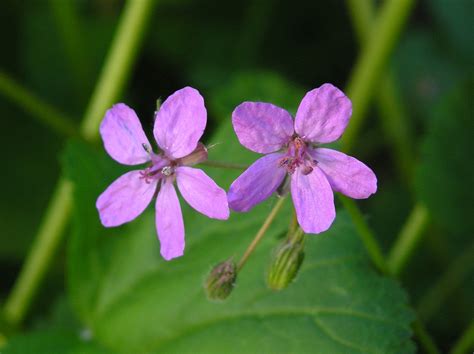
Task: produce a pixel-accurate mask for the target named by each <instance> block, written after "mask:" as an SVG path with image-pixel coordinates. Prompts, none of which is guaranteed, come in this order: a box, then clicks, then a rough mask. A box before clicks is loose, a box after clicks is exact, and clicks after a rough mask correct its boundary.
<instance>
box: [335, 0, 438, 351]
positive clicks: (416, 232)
mask: <svg viewBox="0 0 474 354" xmlns="http://www.w3.org/2000/svg"><path fill="white" fill-rule="evenodd" d="M347 5H348V8H349V11H350V14H351V17H352V21H353V24H354V28H355V29H356V33H357V36H358V39H359V43H360V44H361V47H363V48H365V47H368V48H366V49H365V52H366V53H365V58H368V59H367V64H366V65H367V67H366V68H364V67H363V66H364V63H360V62H359V69H358V70H359V71H357V66H356V69H355V70H354V74H353V76H352V80H350V83H349V85H348V94H349V95H350V97H352V99H353V102H354V106H355V105H356V104H358V105H361V106H359V107H358V108H356V111H355V114H353V116H352V119H351V125H350V126H349V129H348V130H346V132H345V135H344V137H343V149H345V150H346V151H348V150H351V148H352V146H353V145H354V143H355V137H356V136H357V135H358V134H357V133H358V130H359V129H360V126H361V125H362V121H363V119H364V117H365V116H366V114H365V113H366V110H367V107H368V103H369V101H370V91H371V89H370V87H371V86H374V84H375V81H376V80H377V77H378V76H379V74H380V73H381V72H382V68H383V62H384V61H385V60H384V59H383V56H387V57H388V54H387V53H384V52H390V51H391V50H392V49H393V45H394V43H395V38H396V37H397V36H398V33H395V32H399V31H400V28H401V24H402V23H403V22H404V20H405V18H406V16H407V15H408V13H409V9H410V7H411V6H412V4H411V1H405V2H403V3H402V4H401V6H400V4H396V5H395V1H393V2H392V6H400V7H399V8H398V9H396V8H393V7H392V8H391V10H390V12H391V13H392V14H394V15H393V16H395V17H397V15H396V14H395V13H396V12H397V11H401V15H399V16H400V18H398V19H397V18H392V21H394V22H392V25H393V24H396V23H395V22H397V21H399V23H398V25H397V26H398V27H399V29H398V30H397V29H395V30H393V31H394V33H392V36H391V40H392V43H389V41H387V42H386V43H385V45H388V46H389V47H390V48H385V49H384V48H382V49H381V48H380V47H379V53H378V58H377V55H376V53H375V49H372V53H373V54H372V58H370V45H372V47H376V46H377V45H376V44H374V42H373V38H374V37H375V38H376V36H379V38H383V37H384V35H383V34H382V33H380V31H381V28H383V21H384V18H383V17H382V16H384V15H385V16H389V6H391V5H390V4H389V3H386V5H385V7H384V9H382V11H381V13H382V15H381V16H379V19H378V21H377V23H376V24H375V26H373V27H372V22H373V14H374V12H375V11H374V3H373V1H371V0H347ZM385 18H387V17H385ZM387 21H389V20H387ZM385 25H386V26H387V27H385V28H386V29H387V28H389V27H391V26H390V24H389V23H387V24H385ZM389 32H390V31H389ZM385 34H386V33H385ZM367 43H371V44H367ZM383 44H384V43H382V44H381V45H383ZM362 58H364V55H362ZM374 58H375V59H374ZM369 59H372V60H374V61H378V62H379V63H378V65H375V68H374V67H372V66H371V65H370V64H369ZM361 60H362V59H361ZM377 70H379V71H380V72H377ZM371 73H372V74H373V76H372V77H371V76H367V75H370V74H371ZM358 75H359V76H358ZM364 76H367V77H368V80H367V81H366V82H364ZM357 80H358V81H357ZM361 88H363V89H365V90H366V91H365V92H369V94H364V90H361ZM352 92H354V94H356V93H357V94H358V96H354V95H352ZM377 104H378V109H379V114H380V116H381V118H382V128H383V129H384V132H385V135H386V136H387V138H388V139H389V140H390V141H391V144H392V146H393V151H394V153H395V159H394V160H395V162H396V163H397V167H398V170H399V171H400V172H399V173H400V174H401V177H402V178H403V179H404V180H405V181H406V182H407V183H408V184H410V185H411V179H412V175H413V161H412V158H411V155H412V153H413V149H412V146H413V144H412V142H411V138H410V137H411V134H410V129H408V128H407V127H408V122H407V121H406V114H405V112H404V111H403V110H402V108H401V104H400V102H399V100H398V97H397V93H396V88H395V84H394V79H393V74H392V73H391V72H389V73H388V74H387V75H385V77H384V78H383V79H382V81H381V82H380V89H379V91H378V92H377ZM342 202H343V204H344V205H345V207H346V209H347V210H348V211H349V213H350V214H351V213H352V214H351V216H352V219H353V220H354V222H355V224H356V227H358V230H359V234H360V235H361V237H362V240H363V242H364V244H365V246H366V249H367V250H368V251H369V254H370V255H371V258H372V260H373V261H374V263H375V264H379V269H381V270H383V271H384V272H385V273H386V274H387V273H394V274H395V275H397V274H399V273H400V271H401V270H402V268H403V266H404V265H405V264H406V262H407V261H408V259H409V257H410V256H411V255H412V254H413V251H414V249H415V247H416V244H417V243H418V242H419V241H420V238H421V236H422V234H423V231H424V229H425V227H426V225H427V222H428V213H427V211H426V209H425V208H424V207H423V206H422V205H417V206H416V207H415V209H414V210H413V212H412V214H411V215H410V217H409V219H408V221H407V223H406V225H405V227H404V228H403V229H402V232H401V233H400V236H399V237H398V241H397V243H396V245H395V247H394V249H392V252H391V254H390V258H389V260H388V263H385V260H384V258H383V254H382V251H381V249H380V247H379V246H378V243H377V241H376V238H375V237H374V235H373V234H372V232H371V231H370V229H369V227H368V225H367V224H366V223H365V221H364V219H363V218H362V216H361V213H360V211H359V210H358V209H357V205H356V204H355V203H354V202H353V201H350V202H351V203H348V202H347V200H344V199H342ZM351 204H352V205H351ZM358 224H359V225H358ZM413 329H414V331H415V334H416V336H417V338H418V339H419V341H420V344H421V345H422V346H423V348H424V349H425V351H426V352H427V353H430V354H437V353H439V350H438V349H437V347H436V345H435V343H434V341H433V340H432V339H431V337H430V335H429V334H428V332H427V331H426V329H425V327H424V325H423V323H422V322H421V321H420V320H419V319H416V321H415V323H414V324H413Z"/></svg>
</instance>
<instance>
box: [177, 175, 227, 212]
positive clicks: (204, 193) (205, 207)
mask: <svg viewBox="0 0 474 354" xmlns="http://www.w3.org/2000/svg"><path fill="white" fill-rule="evenodd" d="M176 180H177V183H178V188H179V191H180V192H181V194H182V195H183V197H184V199H186V201H187V202H188V204H189V205H191V206H192V207H193V208H194V209H196V210H197V211H199V212H200V213H202V214H204V215H206V216H209V217H210V218H213V219H220V220H226V219H228V218H229V206H228V205H227V195H226V192H225V191H224V190H223V189H222V188H220V187H219V186H218V185H217V184H216V183H215V182H214V181H213V180H212V179H211V178H210V177H209V176H208V175H206V174H205V173H204V171H202V170H200V169H197V168H191V167H184V166H182V167H178V168H177V169H176Z"/></svg>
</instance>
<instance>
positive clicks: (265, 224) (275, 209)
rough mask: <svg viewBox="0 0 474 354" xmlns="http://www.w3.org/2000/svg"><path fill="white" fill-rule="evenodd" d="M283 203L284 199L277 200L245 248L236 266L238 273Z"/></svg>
mask: <svg viewBox="0 0 474 354" xmlns="http://www.w3.org/2000/svg"><path fill="white" fill-rule="evenodd" d="M284 201H285V198H279V199H278V200H277V202H276V204H275V206H274V207H273V209H272V210H271V211H270V214H268V216H267V218H266V219H265V221H264V222H263V225H262V226H261V227H260V230H258V232H257V234H256V235H255V237H254V239H253V240H252V242H251V243H250V245H249V246H248V247H247V249H246V250H245V252H244V255H243V256H242V258H241V259H240V261H239V263H238V264H237V271H238V272H240V270H241V269H242V268H243V266H244V265H245V262H247V260H248V258H249V257H250V255H251V254H252V253H253V251H254V250H255V248H256V247H257V245H258V243H259V242H260V240H261V239H262V238H263V236H264V235H265V232H267V230H268V228H269V227H270V225H271V224H272V222H273V220H274V219H275V216H276V215H277V214H278V211H279V210H280V209H281V207H282V206H283V202H284Z"/></svg>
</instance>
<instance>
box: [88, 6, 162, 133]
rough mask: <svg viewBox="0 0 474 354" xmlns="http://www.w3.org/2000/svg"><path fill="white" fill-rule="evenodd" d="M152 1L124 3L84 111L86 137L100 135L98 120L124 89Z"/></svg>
mask: <svg viewBox="0 0 474 354" xmlns="http://www.w3.org/2000/svg"><path fill="white" fill-rule="evenodd" d="M153 4H154V0H140V1H134V0H129V1H127V3H126V4H125V8H124V10H123V11H124V12H123V16H122V18H121V19H120V23H119V25H118V28H117V32H116V35H115V37H114V39H113V41H112V45H111V48H110V50H109V52H108V54H107V58H106V60H105V64H104V68H103V70H102V72H101V74H100V76H99V81H98V83H97V85H96V87H95V90H94V92H93V94H92V100H91V101H90V103H89V106H88V107H87V110H86V113H85V115H84V121H83V124H82V126H81V134H82V135H83V136H84V138H85V139H88V140H95V139H97V138H98V136H99V134H98V128H99V124H100V121H101V120H102V117H103V116H104V113H105V111H106V109H107V108H109V107H110V106H111V105H112V104H113V103H114V101H115V100H116V99H117V98H118V97H119V96H120V94H121V93H122V90H123V89H124V87H125V84H126V82H127V80H128V79H129V77H130V72H131V69H132V67H133V63H134V62H135V60H136V57H137V54H138V50H139V48H140V45H141V43H142V41H143V37H144V34H145V29H146V27H147V26H148V24H149V22H150V21H149V20H150V17H151V14H152V13H153V11H152V7H153Z"/></svg>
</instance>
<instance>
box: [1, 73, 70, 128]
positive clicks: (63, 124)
mask: <svg viewBox="0 0 474 354" xmlns="http://www.w3.org/2000/svg"><path fill="white" fill-rule="evenodd" d="M0 93H1V94H3V95H4V96H5V97H6V98H8V99H9V100H10V101H12V102H13V103H15V104H17V105H18V106H20V107H21V108H22V109H23V110H24V111H25V112H26V113H29V114H31V116H32V117H33V118H35V119H36V120H38V121H39V122H40V123H42V124H43V125H45V126H46V127H48V128H51V129H52V130H54V131H55V132H56V133H57V134H58V135H61V136H66V137H67V136H72V135H75V134H77V131H78V130H77V129H76V126H75V125H74V123H73V122H72V119H69V118H68V117H66V116H65V115H64V114H62V113H61V112H59V111H57V110H56V109H55V108H54V107H53V106H51V105H49V104H47V103H45V102H43V101H42V100H41V99H39V98H38V97H36V96H35V95H33V94H32V93H30V92H29V91H28V90H27V89H25V88H24V87H22V86H21V85H20V84H18V83H16V82H15V80H13V79H12V78H10V77H8V75H7V74H5V73H3V72H1V71H0Z"/></svg>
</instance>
